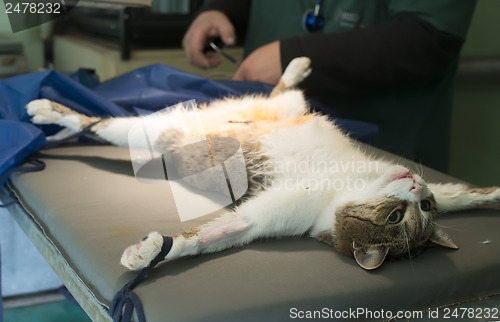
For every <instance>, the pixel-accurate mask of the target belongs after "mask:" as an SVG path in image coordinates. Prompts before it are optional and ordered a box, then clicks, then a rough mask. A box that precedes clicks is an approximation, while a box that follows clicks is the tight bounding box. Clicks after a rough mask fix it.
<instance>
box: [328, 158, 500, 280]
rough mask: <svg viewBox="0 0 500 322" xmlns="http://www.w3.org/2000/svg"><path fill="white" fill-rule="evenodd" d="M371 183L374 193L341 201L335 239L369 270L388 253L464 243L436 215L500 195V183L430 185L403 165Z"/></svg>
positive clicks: (397, 254) (401, 253)
mask: <svg viewBox="0 0 500 322" xmlns="http://www.w3.org/2000/svg"><path fill="white" fill-rule="evenodd" d="M370 185H371V186H370V187H368V190H370V191H369V193H365V194H364V196H362V197H360V198H357V199H356V200H354V201H350V202H347V203H345V204H343V205H341V206H339V207H338V209H337V210H336V214H335V218H336V221H335V225H334V230H333V241H332V243H333V245H334V246H335V248H337V249H338V250H339V251H341V252H343V253H345V254H347V255H351V256H353V257H354V258H355V259H356V262H357V263H358V264H359V265H360V266H361V267H363V268H365V269H368V270H371V269H375V268H377V267H379V266H380V265H381V264H382V263H383V262H384V260H385V258H386V257H387V256H392V257H401V256H405V257H408V256H413V255H415V253H416V252H417V251H419V250H420V249H422V248H423V247H424V246H426V245H429V244H437V245H440V246H444V247H448V248H452V249H458V247H457V246H456V245H455V243H454V242H453V241H452V240H451V239H450V238H449V237H448V236H446V234H445V233H443V232H442V231H441V230H440V229H439V228H437V225H435V223H434V220H435V218H436V216H437V215H438V214H439V213H441V212H443V211H450V210H457V209H465V208H471V207H475V206H478V205H481V204H485V203H492V202H498V201H499V200H500V190H499V189H498V188H496V189H495V188H494V189H489V190H480V189H470V188H468V187H466V186H464V185H452V184H448V185H428V184H426V183H425V182H424V180H423V179H422V178H421V177H419V176H418V175H416V174H413V173H411V172H410V171H408V170H407V169H405V168H403V167H400V166H395V167H393V168H391V169H389V171H387V172H386V173H385V174H384V175H382V176H381V177H380V178H378V179H377V180H375V181H373V182H371V183H370ZM433 188H435V190H436V191H434V193H433V192H432V191H431V190H433Z"/></svg>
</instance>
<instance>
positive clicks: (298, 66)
mask: <svg viewBox="0 0 500 322" xmlns="http://www.w3.org/2000/svg"><path fill="white" fill-rule="evenodd" d="M310 66H311V60H310V59H309V58H308V57H297V58H294V59H293V60H292V61H291V62H290V63H289V64H288V66H287V67H286V69H285V71H284V73H283V75H282V76H281V79H282V80H283V82H284V83H285V86H286V88H292V87H295V86H297V85H298V84H299V83H300V82H302V81H303V80H304V79H305V78H306V77H307V76H309V74H310V73H311V67H310Z"/></svg>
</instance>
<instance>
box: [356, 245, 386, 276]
mask: <svg viewBox="0 0 500 322" xmlns="http://www.w3.org/2000/svg"><path fill="white" fill-rule="evenodd" d="M352 248H353V254H354V258H355V259H356V262H357V263H358V265H359V266H361V267H363V268H364V269H366V270H372V269H375V268H378V267H380V265H382V263H383V262H384V260H385V258H386V257H387V254H388V253H389V247H387V246H382V245H371V246H366V247H362V246H358V245H356V242H353V243H352Z"/></svg>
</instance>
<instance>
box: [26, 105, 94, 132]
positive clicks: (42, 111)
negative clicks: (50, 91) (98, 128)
mask: <svg viewBox="0 0 500 322" xmlns="http://www.w3.org/2000/svg"><path fill="white" fill-rule="evenodd" d="M26 111H27V112H28V115H30V116H32V119H31V121H32V122H33V123H34V124H57V125H60V126H64V127H67V128H69V129H71V130H73V131H76V132H78V131H81V129H82V127H83V126H85V125H86V124H87V123H89V121H90V118H88V117H86V116H85V115H82V114H79V113H77V112H75V111H73V110H71V109H70V108H68V107H66V106H64V105H61V104H59V103H56V102H52V101H50V100H48V99H44V98H43V99H38V100H34V101H31V102H29V103H28V105H26Z"/></svg>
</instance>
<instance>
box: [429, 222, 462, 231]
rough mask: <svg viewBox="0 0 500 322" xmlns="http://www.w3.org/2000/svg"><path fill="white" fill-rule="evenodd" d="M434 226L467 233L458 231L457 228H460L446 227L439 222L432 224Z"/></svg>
mask: <svg viewBox="0 0 500 322" xmlns="http://www.w3.org/2000/svg"><path fill="white" fill-rule="evenodd" d="M432 226H433V227H439V228H446V229H450V230H455V231H465V230H464V229H458V228H455V227H458V226H445V225H441V224H439V223H437V222H435V221H434V222H432ZM459 226H462V225H459Z"/></svg>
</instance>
